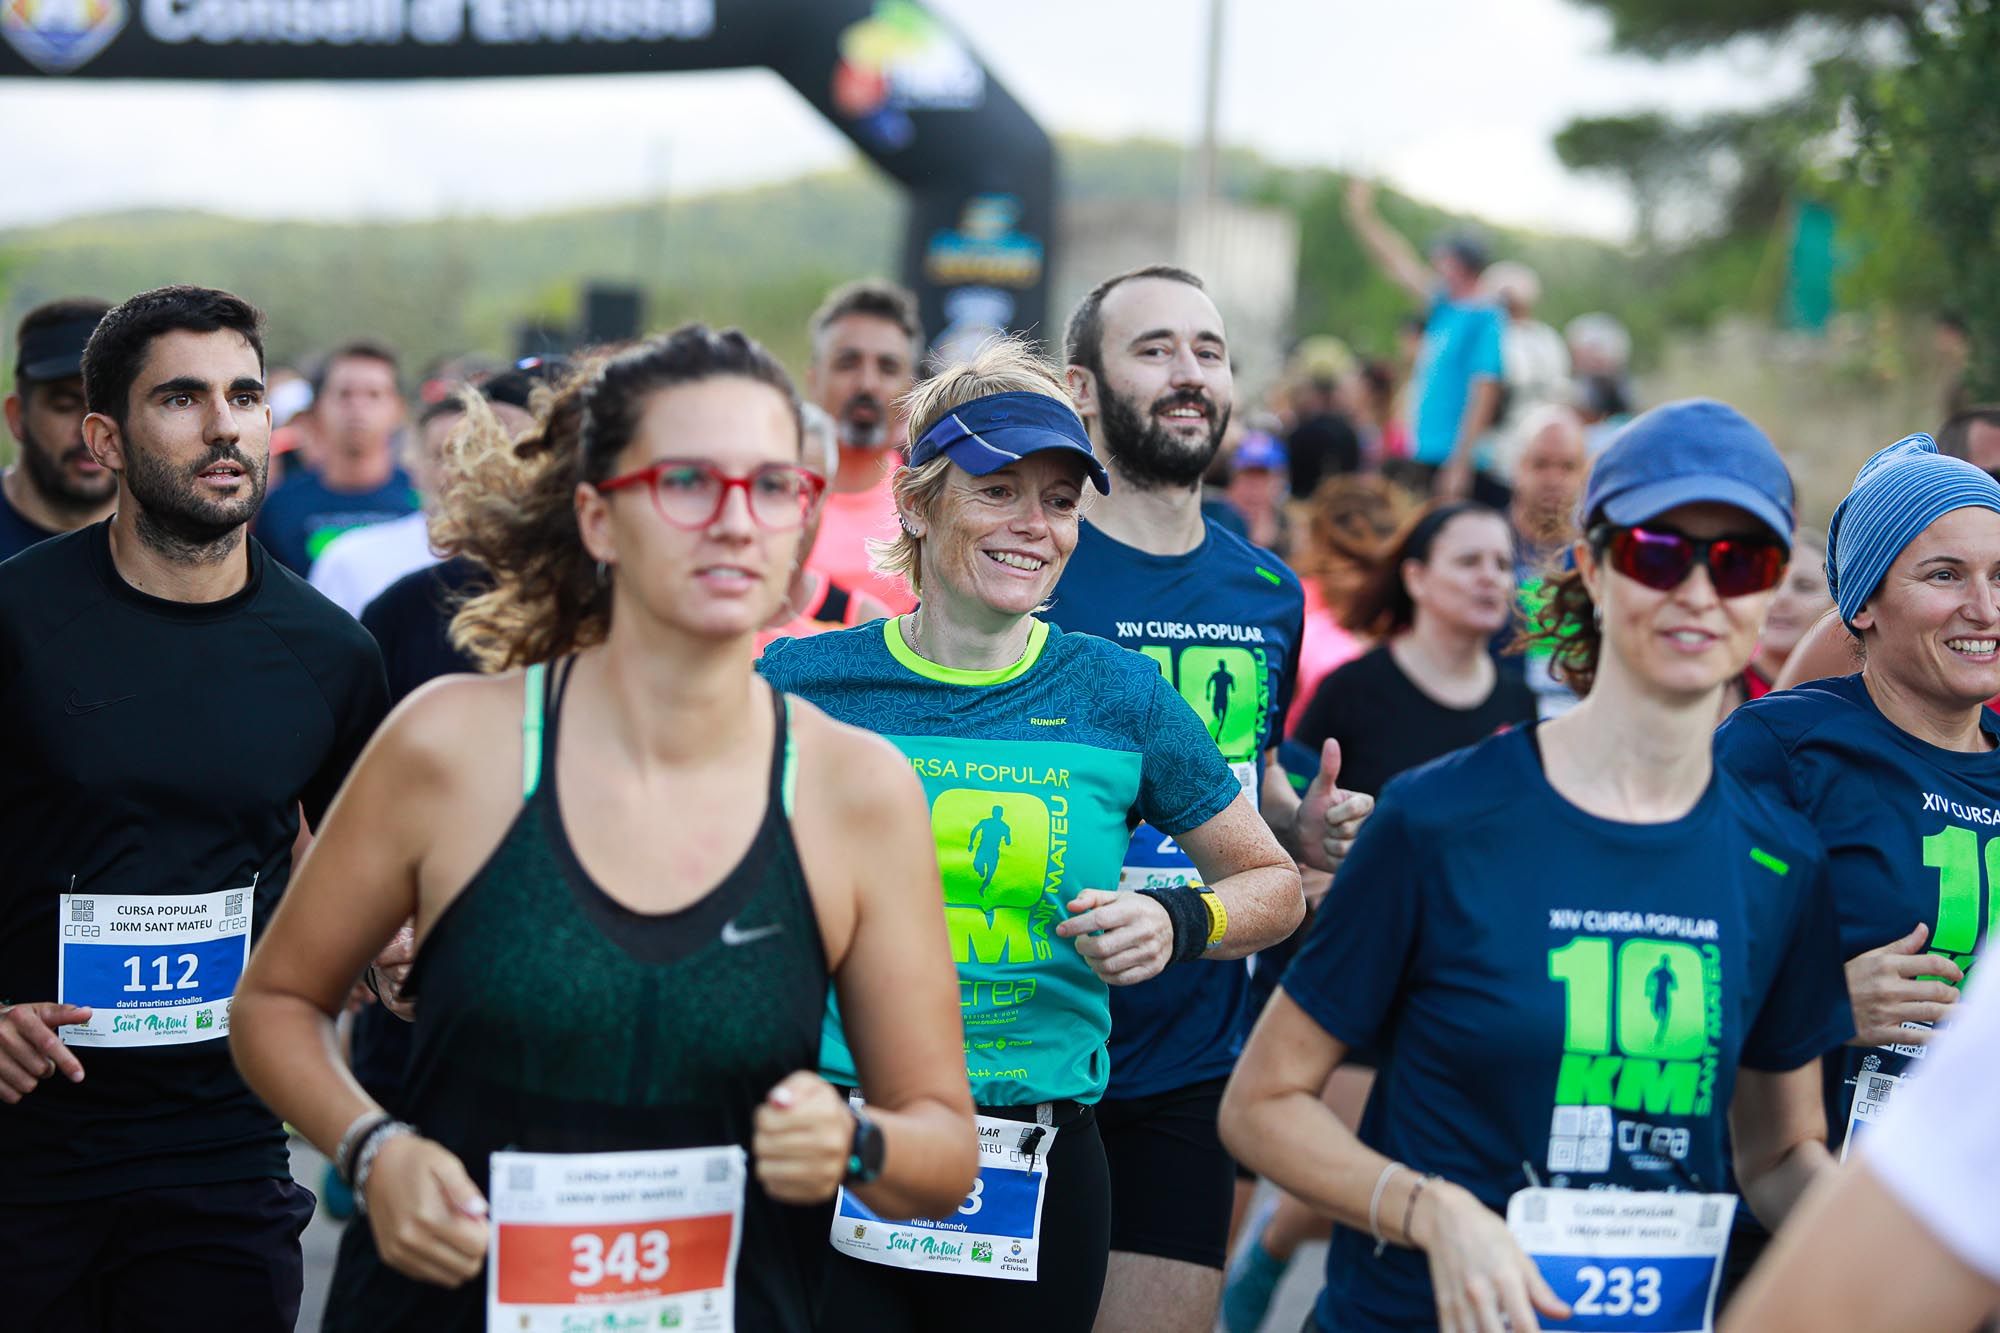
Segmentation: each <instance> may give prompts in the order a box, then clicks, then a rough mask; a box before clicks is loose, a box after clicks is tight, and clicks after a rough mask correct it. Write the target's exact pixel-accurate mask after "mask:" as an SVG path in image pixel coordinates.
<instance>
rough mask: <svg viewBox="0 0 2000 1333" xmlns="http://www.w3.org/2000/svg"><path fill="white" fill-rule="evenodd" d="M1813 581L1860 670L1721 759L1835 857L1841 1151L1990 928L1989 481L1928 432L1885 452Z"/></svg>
mask: <svg viewBox="0 0 2000 1333" xmlns="http://www.w3.org/2000/svg"><path fill="white" fill-rule="evenodd" d="M1826 575H1827V584H1828V586H1829V587H1830V588H1831V589H1832V591H1833V595H1834V604H1835V608H1836V610H1837V611H1838V612H1839V615H1840V619H1841V622H1842V623H1843V624H1844V625H1845V626H1846V627H1847V631H1848V633H1849V634H1851V635H1852V636H1853V637H1854V639H1855V640H1856V641H1857V642H1858V643H1859V645H1860V647H1861V652H1862V660H1863V665H1862V668H1861V670H1860V672H1859V673H1857V674H1855V675H1851V676H1841V677H1836V678H1834V679H1830V680H1820V681H1814V682H1812V683H1810V684H1807V685H1803V686H1800V687H1798V688H1797V689H1792V690H1785V691H1781V692H1779V693H1776V694H1770V695H1766V696H1765V697H1764V698H1762V699H1758V700H1754V701H1753V702H1751V703H1748V704H1745V705H1744V706H1743V707H1742V708H1740V709H1738V710H1737V711H1736V712H1735V713H1733V714H1731V715H1730V718H1729V720H1728V722H1727V723H1725V724H1724V725H1723V727H1722V730H1721V731H1720V732H1719V733H1717V754H1718V758H1719V760H1720V762H1721V763H1723V764H1724V765H1725V766H1727V767H1728V768H1729V769H1731V770H1732V771H1733V772H1735V773H1736V774H1737V775H1738V776H1740V777H1741V778H1742V779H1743V780H1745V781H1747V782H1749V783H1751V784H1752V785H1754V786H1756V787H1758V788H1760V789H1761V790H1763V791H1764V792H1766V793H1767V794H1769V795H1770V796H1771V797H1773V798H1774V799H1776V800H1780V801H1782V802H1784V803H1785V804H1786V805H1789V806H1791V807H1792V808H1793V809H1795V810H1798V811H1799V812H1800V813H1801V814H1803V815H1805V816H1806V818H1808V819H1809V820H1811V821H1812V823H1813V825H1814V826H1815V827H1816V828H1817V829H1818V830H1819V834H1820V837H1821V839H1822V840H1823V841H1824V842H1825V844H1826V847H1827V851H1828V853H1829V854H1830V855H1831V857H1832V865H1833V877H1832V883H1833V892H1834V906H1835V907H1836V908H1837V910H1838V913H1839V921H1840V941H1841V951H1842V953H1841V956H1842V957H1844V958H1846V959H1847V960H1848V962H1847V984H1848V990H1849V993H1850V994H1851V996H1852V998H1853V1003H1854V1018H1855V1024H1856V1030H1855V1031H1854V1032H1852V1033H1849V1034H1848V1036H1849V1038H1850V1040H1849V1041H1848V1044H1847V1046H1846V1048H1845V1050H1844V1051H1843V1052H1841V1054H1840V1055H1838V1056H1836V1057H1835V1058H1834V1060H1832V1061H1830V1062H1829V1065H1830V1068H1829V1070H1828V1080H1827V1119H1828V1124H1829V1128H1830V1130H1831V1135H1830V1142H1831V1143H1833V1144H1834V1145H1835V1146H1836V1147H1837V1148H1838V1147H1840V1146H1841V1145H1842V1143H1843V1141H1847V1142H1853V1141H1855V1140H1857V1139H1860V1138H1865V1136H1866V1134H1867V1132H1868V1128H1869V1126H1870V1125H1871V1124H1872V1123H1873V1122H1874V1121H1875V1120H1876V1119H1877V1118H1878V1117H1879V1116H1880V1115H1881V1114H1882V1112H1883V1111H1884V1110H1885V1109H1886V1107H1887V1106H1888V1104H1889V1103H1890V1101H1891V1100H1892V1099H1893V1098H1894V1096H1895V1095H1896V1090H1897V1089H1898V1087H1900V1086H1901V1081H1902V1079H1903V1078H1904V1077H1906V1076H1908V1075H1910V1074H1913V1073H1919V1072H1920V1071H1921V1069H1922V1066H1923V1055H1924V1052H1925V1048H1926V1046H1927V1045H1928V1043H1929V1041H1930V1039H1931V1026H1930V1025H1931V1024H1932V1023H1934V1022H1936V1021H1937V1020H1938V1019H1939V1018H1941V1017H1943V1016H1944V1015H1945V1014H1947V1013H1948V1012H1949V1011H1950V1008H1951V1006H1952V1004H1953V1003H1954V1002H1955V1001H1956V1000H1957V998H1958V987H1959V985H1960V984H1961V983H1962V982H1963V981H1964V980H1965V977H1966V974H1967V972H1969V971H1970V969H1971V966H1972V955H1973V954H1974V952H1975V951H1976V950H1977V949H1978V948H1979V947H1980V945H1981V944H1982V943H1983V942H1984V941H1985V939H1986V938H1987V935H1988V933H1989V930H1990V929H1991V926H1992V923H1993V922H1994V921H1995V920H1996V908H1995V906H1994V904H1996V903H2000V897H1995V896H1994V895H1995V892H1996V887H2000V886H1996V884H1995V880H1996V878H2000V841H1996V840H1995V837H1994V834H1995V832H1996V827H1997V826H2000V751H1996V749H1995V747H1996V745H2000V718H1996V717H1995V716H1994V715H1993V714H1992V713H1991V712H1989V711H1987V710H1986V709H1985V708H1984V707H1983V706H1982V705H1983V704H1984V703H1985V701H1986V700H1987V699H1990V698H1992V697H1993V696H1994V695H1996V694H2000V482H1997V481H1995V480H1994V479H1993V478H1992V477H1990V476H1988V475H1987V474H1986V473H1985V472H1983V471H1981V470H1980V469H1978V468H1976V467H1974V466H1973V465H1972V464H1970V463H1968V462H1965V461H1964V460H1963V459H1957V458H1948V457H1946V456H1944V455H1942V454H1940V453H1938V452H1937V446H1936V445H1935V444H1933V443H1932V442H1931V438H1930V437H1929V436H1928V435H1912V436H1910V437H1908V438H1907V439H1904V440H1900V441H1898V442H1897V443H1895V444H1892V445H1890V446H1889V447H1888V448H1886V449H1883V450H1881V451H1880V452H1878V453H1877V454H1875V456H1874V457H1872V458H1870V459H1869V460H1868V462H1867V463H1866V464H1865V465H1864V466H1863V467H1862V469H1861V472H1860V474H1859V475H1858V476H1856V477H1855V479H1854V489H1853V490H1852V491H1850V492H1849V493H1848V496H1847V498H1846V499H1845V500H1843V501H1841V503H1840V507H1839V508H1838V509H1836V510H1835V511H1834V516H1833V523H1832V526H1831V528H1830V529H1829V532H1828V540H1827V550H1826Z"/></svg>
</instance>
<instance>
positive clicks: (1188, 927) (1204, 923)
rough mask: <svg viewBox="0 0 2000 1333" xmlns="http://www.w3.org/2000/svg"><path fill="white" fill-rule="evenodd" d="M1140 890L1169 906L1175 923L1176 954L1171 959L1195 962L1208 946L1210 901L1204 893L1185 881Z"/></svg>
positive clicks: (1169, 917)
mask: <svg viewBox="0 0 2000 1333" xmlns="http://www.w3.org/2000/svg"><path fill="white" fill-rule="evenodd" d="M1139 892H1140V893H1141V894H1142V895H1143V896H1145V897H1148V898H1151V899H1152V900H1153V901H1154V902H1156V903H1158V904H1159V905H1160V906H1162V907H1164V908H1166V909H1167V919H1168V920H1169V921H1172V922H1173V923H1174V956H1173V957H1172V958H1171V959H1169V960H1168V961H1169V962H1174V963H1191V962H1193V961H1194V960H1195V959H1197V958H1199V957H1201V955H1202V953H1203V951H1205V950H1206V949H1207V948H1208V905H1207V904H1206V903H1204V902H1202V900H1201V894H1200V893H1198V892H1196V891H1195V890H1193V889H1190V888H1189V887H1187V885H1185V884H1172V885H1169V886H1167V887H1166V888H1163V889H1140V890H1139Z"/></svg>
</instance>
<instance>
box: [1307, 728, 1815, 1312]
mask: <svg viewBox="0 0 2000 1333" xmlns="http://www.w3.org/2000/svg"><path fill="white" fill-rule="evenodd" d="M1536 730H1537V729H1536V728H1524V729H1521V730H1516V731H1509V732H1505V733H1502V734H1501V735H1498V736H1495V737H1493V738H1492V739H1490V740H1486V741H1482V742H1480V743H1479V744H1478V745H1475V746H1472V747H1471V748H1469V749H1465V750H1460V751H1457V752H1456V753H1454V754H1450V755H1447V756H1445V757H1444V758H1442V759H1439V760H1437V761H1435V762H1433V763H1430V764H1426V765H1425V766H1424V767H1422V768H1418V769H1414V770H1412V771H1411V772H1408V773H1405V774H1403V775H1401V776H1400V777H1397V778H1395V779H1394V780H1392V781H1391V782H1390V783H1389V785H1388V786H1387V787H1386V788H1385V789H1384V791H1383V793H1382V797H1381V803H1380V804H1379V805H1378V806H1377V807H1376V809H1375V813H1374V815H1373V817H1371V818H1370V819H1369V820H1368V822H1367V823H1366V824H1365V825H1363V826H1362V830H1361V836H1360V837H1359V838H1358V839H1357V840H1356V842H1355V845H1354V849H1353V851H1352V852H1351V853H1350V854H1349V856H1348V859H1347V861H1346V863H1345V864H1344V865H1343V866H1342V867H1341V870H1340V873H1339V874H1338V875H1337V876H1336V877H1335V879H1334V884H1333V888H1332V890H1331V892H1330V893H1329V894H1328V896H1327V899H1326V901H1325V902H1324V903H1323V904H1322V905H1321V907H1320V910H1319V914H1318V918H1317V920H1316V921H1315V923H1314V925H1313V928H1312V931H1311V933H1310V934H1309V936H1308V937H1307V939H1306V944H1305V947H1304V949H1302V950H1301V951H1300V954H1299V957H1298V960H1297V961H1296V962H1294V963H1293V964H1292V966H1291V968H1290V969H1289V970H1288V971H1286V973H1285V976H1284V981H1283V982H1282V985H1283V987H1284V990H1285V993H1286V994H1287V995H1289V996H1290V997H1291V998H1292V1000H1293V1001H1294V1002H1295V1003H1297V1004H1298V1006H1299V1007H1300V1008H1301V1009H1303V1010H1304V1011H1305V1012H1306V1014H1307V1015H1309V1016H1310V1017H1311V1018H1312V1019H1313V1021H1314V1022H1316V1023H1318V1024H1319V1025H1320V1026H1321V1027H1323V1028H1325V1029H1326V1031H1327V1032H1328V1033H1329V1034H1331V1035H1332V1036H1334V1037H1335V1038H1337V1039H1339V1040H1340V1041H1341V1042H1343V1043H1345V1044H1346V1045H1347V1047H1348V1048H1349V1049H1350V1050H1365V1051H1374V1052H1377V1053H1379V1064H1378V1069H1379V1073H1378V1076H1377V1078H1376V1081H1375V1088H1374V1091H1373V1092H1372V1093H1371V1094H1370V1096H1369V1099H1368V1106H1367V1109H1366V1111H1365V1112H1364V1113H1363V1116H1362V1121H1361V1138H1362V1141H1363V1142H1365V1143H1367V1144H1368V1145H1369V1146H1370V1147H1372V1148H1375V1149H1376V1150H1378V1151H1380V1152H1382V1153H1384V1154H1385V1155H1387V1156H1388V1157H1390V1158H1392V1159H1395V1160H1397V1161H1400V1162H1403V1163H1405V1164H1407V1165H1408V1166H1410V1167H1411V1168H1412V1169H1414V1170H1417V1171H1426V1172H1435V1173H1436V1174H1438V1175H1439V1176H1442V1177H1444V1178H1445V1179H1447V1180H1450V1181H1453V1182H1455V1183H1457V1184H1459V1185H1462V1186H1464V1187H1465V1188H1466V1189H1468V1190H1470V1191H1471V1192H1472V1193H1473V1194H1474V1195H1476V1196H1478V1198H1479V1199H1480V1200H1481V1201H1482V1202H1484V1203H1485V1204H1487V1205H1488V1206H1489V1207H1491V1208H1493V1209H1495V1210H1499V1211H1504V1210H1505V1208H1506V1206H1507V1200H1508V1198H1509V1196H1511V1195H1512V1194H1513V1193H1514V1192H1515V1191H1516V1190H1518V1189H1521V1188H1523V1187H1525V1186H1526V1185H1527V1184H1528V1183H1529V1181H1528V1179H1527V1173H1526V1171H1525V1170H1524V1169H1523V1163H1526V1164H1527V1165H1528V1166H1530V1167H1532V1168H1533V1170H1534V1171H1535V1173H1536V1174H1537V1175H1538V1176H1539V1177H1540V1179H1541V1182H1542V1183H1543V1184H1549V1185H1554V1186H1558V1187H1568V1188H1572V1189H1587V1188H1612V1189H1640V1190H1679V1189H1699V1190H1705V1191H1720V1190H1724V1189H1726V1188H1727V1183H1726V1182H1727V1179H1728V1169H1727V1163H1726V1160H1725V1147H1724V1144H1725V1141H1726V1135H1725V1129H1726V1124H1727V1114H1728V1110H1729V1103H1730V1098H1731V1097H1732V1096H1733V1095H1734V1092H1735V1085H1736V1070H1737V1067H1738V1066H1739V1064H1740V1065H1743V1066H1748V1067H1750V1068H1753V1069H1762V1070H1773V1071H1783V1070H1790V1069H1796V1068H1798V1067H1799V1066H1801V1065H1805V1064H1808V1063H1810V1062H1811V1061H1813V1060H1815V1059H1817V1058H1818V1057H1819V1055H1820V1053H1821V1052H1823V1051H1825V1050H1827V1049H1829V1048H1830V1047H1832V1046H1833V1045H1835V1044H1837V1043H1838V1042H1839V1041H1840V1040H1841V1039H1842V1037H1843V1035H1844V1034H1845V1033H1847V1032H1849V1031H1851V1030H1852V1021H1853V1020H1852V1014H1851V1013H1850V1011H1849V1009H1848V1005H1847V987H1846V981H1845V978H1844V976H1843V975H1842V972H1841V963H1840V956H1839V942H1838V940H1837V938H1836V937H1835V932H1834V928H1833V922H1832V919H1831V917H1830V916H1829V914H1828V913H1826V912H1825V911H1823V910H1821V909H1822V906H1823V904H1824V901H1825V899H1824V895H1825V893H1826V887H1825V875H1826V858H1825V853H1824V852H1823V851H1822V850H1821V849H1820V845H1819V842H1818V840H1817V839H1816V838H1815V837H1814V836H1813V832H1812V830H1811V828H1810V827H1808V826H1807V825H1806V823H1805V821H1804V820H1803V819H1801V818H1800V817H1799V816H1798V814H1797V813H1796V812H1794V811H1792V810H1789V809H1786V808H1784V807H1782V806H1779V805H1777V804H1774V803H1772V802H1770V801H1767V800H1765V799H1763V798H1762V797H1759V796H1757V795H1755V794H1754V793H1752V792H1751V791H1750V789H1749V788H1747V787H1745V786H1744V785H1742V784H1741V783H1739V782H1737V781H1736V780H1735V779H1734V778H1733V777H1732V776H1730V774H1729V773H1728V772H1726V771H1725V770H1722V769H1720V768H1718V769H1717V770H1716V773H1715V776H1714V778H1713V780H1712V781H1711V782H1710V783H1709V786H1708V790H1707V791H1705V792H1704V793H1703V794H1702V797H1701V799H1700V800H1699V801H1698V802H1697V803H1696V804H1695V807H1694V809H1693V810H1691V811H1689V812H1688V814H1687V815H1685V816H1683V817H1682V818H1680V819H1677V820H1673V821H1670V822H1668V823H1664V824H1623V823H1615V822H1612V821H1609V820H1604V819H1599V818H1597V817H1596V816H1593V815H1590V814H1587V813H1585V812H1584V811H1582V810H1580V809H1578V808H1577V807H1576V806H1574V805H1571V804H1570V803H1569V802H1568V801H1567V800H1564V799H1563V798H1562V797H1561V796H1559V795H1558V794H1557V793H1556V791H1555V789H1554V788H1552V787H1551V786H1549V783H1548V780H1547V778H1546V777H1544V776H1543V772H1542V764H1541V756H1540V754H1539V752H1538V750H1537V742H1536V739H1535V734H1536ZM1373 1249H1374V1242H1373V1241H1372V1240H1370V1239H1369V1238H1368V1237H1367V1236H1366V1235H1364V1234H1362V1233H1361V1232H1358V1231H1353V1230H1349V1229H1346V1228H1338V1229H1336V1230H1335V1232H1334V1239H1333V1247H1332V1249H1331V1251H1330V1252H1329V1254H1328V1256H1327V1286H1326V1290H1325V1291H1323V1292H1322V1293H1321V1295H1320V1303H1319V1312H1318V1318H1319V1322H1320V1324H1321V1326H1322V1327H1324V1328H1327V1329H1339V1330H1341V1333H1352V1331H1353V1330H1375V1329H1392V1328H1393V1329H1428V1328H1435V1327H1436V1319H1437V1314H1436V1302H1435V1298H1434V1296H1433V1294H1432V1291H1431V1283H1430V1270H1429V1265H1428V1261H1427V1260H1426V1258H1425V1256H1424V1255H1423V1254H1422V1253H1420V1252H1418V1251H1416V1250H1409V1249H1400V1248H1393V1247H1392V1248H1391V1249H1390V1250H1389V1251H1388V1252H1387V1253H1386V1254H1385V1255H1384V1256H1383V1257H1382V1258H1380V1259H1376V1258H1375V1257H1374V1254H1373Z"/></svg>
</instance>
